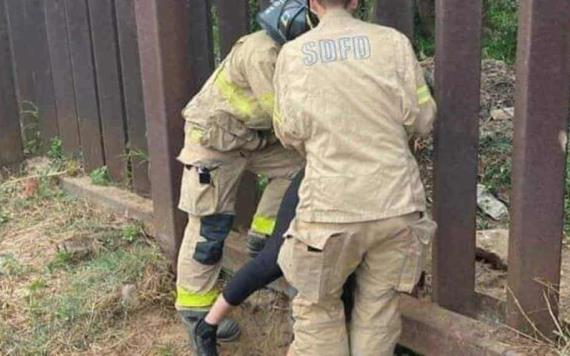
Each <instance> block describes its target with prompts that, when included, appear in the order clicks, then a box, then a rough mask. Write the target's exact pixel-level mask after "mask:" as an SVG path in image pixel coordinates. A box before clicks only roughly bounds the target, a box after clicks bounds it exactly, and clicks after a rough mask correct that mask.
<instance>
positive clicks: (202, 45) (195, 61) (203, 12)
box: [190, 0, 214, 95]
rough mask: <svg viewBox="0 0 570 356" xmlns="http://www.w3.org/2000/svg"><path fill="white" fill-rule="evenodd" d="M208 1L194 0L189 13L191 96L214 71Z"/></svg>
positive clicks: (210, 15)
mask: <svg viewBox="0 0 570 356" xmlns="http://www.w3.org/2000/svg"><path fill="white" fill-rule="evenodd" d="M210 5H211V2H210V1H209V0H196V1H195V2H194V6H193V7H192V10H191V11H190V47H191V53H192V57H191V59H190V69H191V71H192V76H191V80H192V88H191V95H195V94H196V93H198V91H199V90H200V88H201V87H202V85H203V84H204V83H205V82H206V80H208V78H209V77H210V75H211V74H212V71H213V70H214V49H213V39H212V12H211V8H210Z"/></svg>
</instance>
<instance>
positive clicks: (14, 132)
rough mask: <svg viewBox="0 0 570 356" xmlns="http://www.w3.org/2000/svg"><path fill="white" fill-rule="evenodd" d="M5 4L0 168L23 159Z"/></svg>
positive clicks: (1, 15) (0, 13)
mask: <svg viewBox="0 0 570 356" xmlns="http://www.w3.org/2000/svg"><path fill="white" fill-rule="evenodd" d="M7 21H8V17H7V12H6V2H5V1H4V0H0V167H3V166H7V165H12V164H14V163H18V162H20V161H21V160H22V159H23V158H24V152H23V146H22V137H21V133H20V120H19V112H18V103H17V101H16V87H15V85H14V70H13V67H12V53H11V51H10V38H9V33H8V22H7Z"/></svg>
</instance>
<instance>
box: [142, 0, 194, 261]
mask: <svg viewBox="0 0 570 356" xmlns="http://www.w3.org/2000/svg"><path fill="white" fill-rule="evenodd" d="M135 8H136V15H137V24H138V34H139V41H140V42H139V44H140V51H141V68H142V78H143V92H144V99H145V111H146V114H147V128H148V143H149V153H150V162H151V183H152V199H153V203H154V219H155V227H156V230H157V239H158V241H159V242H160V243H161V246H162V248H163V249H164V250H165V252H166V254H167V255H168V256H170V257H171V258H172V260H173V261H175V260H176V257H177V251H178V248H179V246H180V242H181V240H182V235H183V230H184V224H185V215H184V214H183V213H182V212H181V211H179V210H178V209H177V206H178V200H179V196H180V179H181V176H182V165H181V164H180V163H178V162H177V161H176V156H177V155H178V153H179V151H180V149H181V148H182V145H183V140H184V120H182V118H181V117H180V112H181V110H182V108H183V107H184V105H185V104H186V102H187V101H188V99H189V98H190V89H191V77H190V73H189V66H188V63H189V62H190V55H191V52H190V41H189V31H188V23H189V22H188V20H189V16H188V15H189V11H190V8H191V7H190V1H189V0H138V1H136V2H135ZM174 266H176V263H174Z"/></svg>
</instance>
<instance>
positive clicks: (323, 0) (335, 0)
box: [317, 0, 350, 7]
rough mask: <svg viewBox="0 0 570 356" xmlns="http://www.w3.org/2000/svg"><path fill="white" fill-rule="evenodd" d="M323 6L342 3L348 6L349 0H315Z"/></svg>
mask: <svg viewBox="0 0 570 356" xmlns="http://www.w3.org/2000/svg"><path fill="white" fill-rule="evenodd" d="M317 1H318V2H319V3H320V4H321V5H323V6H327V5H328V6H338V5H342V6H344V7H347V6H348V3H349V2H350V0H317Z"/></svg>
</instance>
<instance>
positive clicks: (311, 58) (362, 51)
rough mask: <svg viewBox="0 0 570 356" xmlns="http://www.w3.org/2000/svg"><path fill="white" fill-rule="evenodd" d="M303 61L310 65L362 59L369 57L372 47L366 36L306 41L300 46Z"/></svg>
mask: <svg viewBox="0 0 570 356" xmlns="http://www.w3.org/2000/svg"><path fill="white" fill-rule="evenodd" d="M301 51H302V52H303V63H304V64H305V65H306V66H312V65H314V64H317V63H319V62H320V63H330V62H338V61H346V60H348V59H354V60H357V61H358V60H364V59H368V58H370V55H371V53H372V49H371V46H370V39H369V38H368V36H353V37H340V38H337V39H322V40H319V41H308V42H306V43H304V44H303V45H302V47H301Z"/></svg>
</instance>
